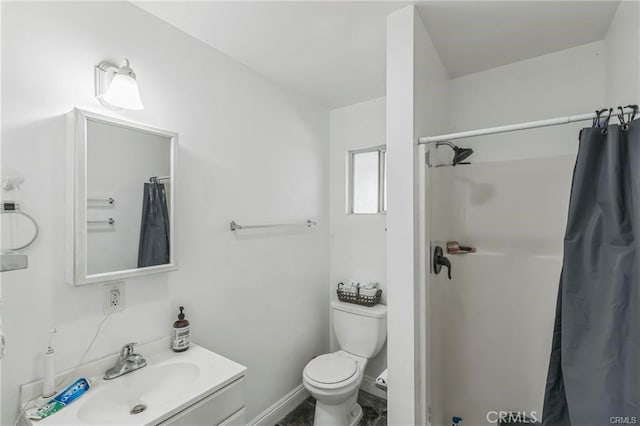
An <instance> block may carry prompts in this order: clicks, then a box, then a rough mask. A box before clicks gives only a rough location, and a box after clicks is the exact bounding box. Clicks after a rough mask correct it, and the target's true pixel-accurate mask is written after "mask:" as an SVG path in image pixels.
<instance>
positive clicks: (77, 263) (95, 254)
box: [66, 109, 178, 285]
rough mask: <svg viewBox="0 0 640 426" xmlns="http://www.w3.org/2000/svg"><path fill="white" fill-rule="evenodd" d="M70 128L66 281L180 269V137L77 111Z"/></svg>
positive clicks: (89, 281) (69, 119) (81, 282)
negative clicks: (177, 174)
mask: <svg viewBox="0 0 640 426" xmlns="http://www.w3.org/2000/svg"><path fill="white" fill-rule="evenodd" d="M67 124H68V133H69V135H68V146H67V155H68V162H69V164H68V166H67V170H68V173H67V193H68V194H69V195H70V196H68V197H67V200H68V209H67V220H68V228H69V230H68V231H69V232H67V235H68V241H67V254H68V258H69V261H68V266H67V274H66V275H67V281H68V282H69V283H71V284H73V285H85V284H93V283H99V282H106V281H113V280H117V279H123V278H129V277H135V276H141V275H146V274H150V273H157V272H166V271H171V270H176V269H177V255H176V250H175V244H173V242H174V240H175V226H174V223H175V206H174V205H175V202H174V197H175V161H176V151H177V143H178V135H177V134H176V133H174V132H170V131H166V130H160V129H157V128H153V127H150V126H146V125H141V124H136V123H130V122H126V121H122V120H118V119H114V118H110V117H106V116H102V115H98V114H94V113H90V112H87V111H82V110H79V109H75V110H73V111H71V112H70V113H69V114H68V116H67ZM70 218H71V220H70Z"/></svg>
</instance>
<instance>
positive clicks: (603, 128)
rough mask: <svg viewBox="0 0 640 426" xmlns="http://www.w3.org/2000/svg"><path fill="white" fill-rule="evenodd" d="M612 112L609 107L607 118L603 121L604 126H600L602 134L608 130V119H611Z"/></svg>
mask: <svg viewBox="0 0 640 426" xmlns="http://www.w3.org/2000/svg"><path fill="white" fill-rule="evenodd" d="M612 113H613V108H609V115H608V116H607V119H606V120H605V122H604V126H603V127H602V134H603V135H606V134H607V131H608V130H609V120H611V114H612Z"/></svg>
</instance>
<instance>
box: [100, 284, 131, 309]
mask: <svg viewBox="0 0 640 426" xmlns="http://www.w3.org/2000/svg"><path fill="white" fill-rule="evenodd" d="M124 289H125V287H124V281H120V282H117V283H110V284H105V286H104V295H103V300H104V306H103V308H104V313H105V314H108V313H112V312H120V311H123V310H124V308H125V306H126V305H125V293H124Z"/></svg>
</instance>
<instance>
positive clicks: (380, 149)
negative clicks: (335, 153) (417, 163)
mask: <svg viewBox="0 0 640 426" xmlns="http://www.w3.org/2000/svg"><path fill="white" fill-rule="evenodd" d="M369 152H377V153H378V182H377V185H378V211H376V212H370V213H357V212H354V211H353V205H354V196H355V193H354V185H355V182H354V172H355V168H354V159H355V156H356V155H357V154H366V153H369ZM386 162H387V145H378V146H374V147H370V148H360V149H353V150H349V151H347V188H346V189H347V191H346V192H347V194H346V195H347V197H346V198H347V199H346V206H347V209H346V210H347V211H346V213H347V215H380V214H382V215H385V214H387V210H386V209H385V204H386V198H387V194H386V191H385V185H384V182H385V180H386Z"/></svg>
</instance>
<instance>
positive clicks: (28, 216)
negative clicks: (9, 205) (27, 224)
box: [0, 210, 40, 251]
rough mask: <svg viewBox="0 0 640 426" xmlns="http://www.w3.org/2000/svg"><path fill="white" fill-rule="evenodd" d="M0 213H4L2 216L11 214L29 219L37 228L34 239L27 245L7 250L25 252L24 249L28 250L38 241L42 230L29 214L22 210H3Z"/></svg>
mask: <svg viewBox="0 0 640 426" xmlns="http://www.w3.org/2000/svg"><path fill="white" fill-rule="evenodd" d="M0 213H2V214H9V213H10V214H18V215H20V216H24V217H26V218H27V219H29V221H31V223H33V226H34V228H35V233H34V234H33V238H31V240H29V242H28V243H26V244H24V245H21V246H20V247H12V248H9V249H7V250H8V251H20V250H24V249H26V248H27V247H29V246H30V245H31V244H33V243H34V242H35V241H36V239H37V238H38V234H39V233H40V228H39V227H38V222H36V220H35V219H34V218H33V217H31V216H30V215H28V214H26V213H24V212H21V211H20V210H2V211H0ZM3 251H4V250H3Z"/></svg>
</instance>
